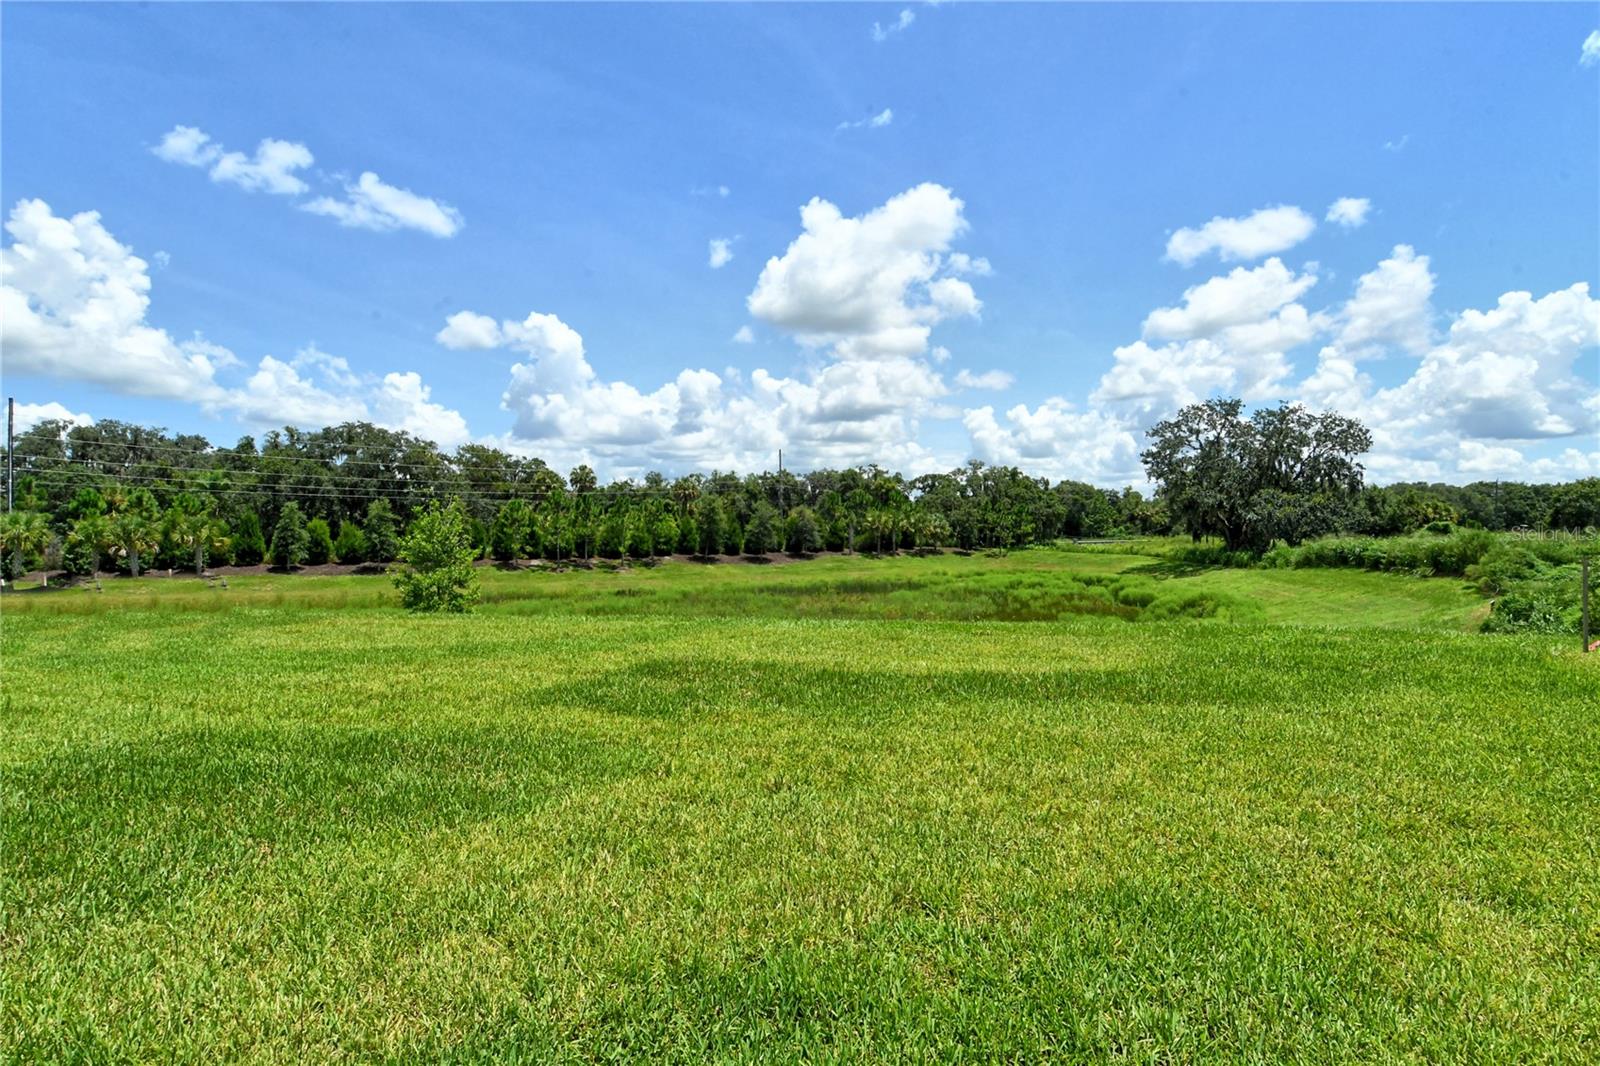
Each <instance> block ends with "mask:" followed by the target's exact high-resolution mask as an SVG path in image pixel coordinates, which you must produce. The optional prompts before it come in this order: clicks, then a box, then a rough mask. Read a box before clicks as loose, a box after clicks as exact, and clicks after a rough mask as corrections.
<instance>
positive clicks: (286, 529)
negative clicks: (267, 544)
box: [271, 500, 311, 570]
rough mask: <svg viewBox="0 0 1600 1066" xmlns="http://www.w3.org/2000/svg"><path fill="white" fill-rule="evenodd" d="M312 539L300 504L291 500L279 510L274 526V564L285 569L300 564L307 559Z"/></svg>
mask: <svg viewBox="0 0 1600 1066" xmlns="http://www.w3.org/2000/svg"><path fill="white" fill-rule="evenodd" d="M310 539H311V538H310V537H309V535H308V534H307V533H306V519H305V515H303V514H301V513H300V505H299V504H297V503H295V502H294V501H293V500H290V501H289V502H288V503H286V504H284V505H283V510H282V511H280V512H278V524H277V525H275V526H273V527H272V553H271V554H272V564H273V565H274V566H279V567H282V568H283V569H285V570H288V569H290V568H291V567H296V566H299V565H300V564H301V563H302V562H303V561H305V557H306V549H307V548H308V547H309V546H310Z"/></svg>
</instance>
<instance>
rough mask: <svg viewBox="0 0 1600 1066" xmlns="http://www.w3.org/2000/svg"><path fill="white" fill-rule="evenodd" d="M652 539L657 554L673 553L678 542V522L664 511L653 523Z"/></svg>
mask: <svg viewBox="0 0 1600 1066" xmlns="http://www.w3.org/2000/svg"><path fill="white" fill-rule="evenodd" d="M650 540H651V543H652V545H653V547H654V551H655V553H656V554H657V555H671V554H672V550H673V548H675V547H677V544H678V522H677V520H676V519H674V518H673V517H672V515H670V514H668V513H667V512H666V511H662V512H661V513H660V514H658V515H656V518H655V521H654V522H653V523H652V524H651V529H650Z"/></svg>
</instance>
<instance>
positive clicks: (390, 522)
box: [361, 500, 400, 563]
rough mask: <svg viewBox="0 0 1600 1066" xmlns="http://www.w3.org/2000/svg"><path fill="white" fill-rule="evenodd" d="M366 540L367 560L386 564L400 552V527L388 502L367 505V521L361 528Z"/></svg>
mask: <svg viewBox="0 0 1600 1066" xmlns="http://www.w3.org/2000/svg"><path fill="white" fill-rule="evenodd" d="M361 530H362V533H363V534H365V536H366V538H367V558H369V559H371V560H372V561H373V562H377V563H387V562H390V561H392V560H393V559H394V558H395V555H396V554H397V553H398V552H399V551H400V527H399V523H398V522H396V521H395V517H394V511H393V510H392V509H391V508H390V507H389V501H388V500H373V501H372V502H371V503H369V504H368V505H367V519H366V522H365V524H364V525H363V526H362V527H361Z"/></svg>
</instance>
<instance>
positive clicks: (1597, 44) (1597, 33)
mask: <svg viewBox="0 0 1600 1066" xmlns="http://www.w3.org/2000/svg"><path fill="white" fill-rule="evenodd" d="M1578 62H1579V63H1581V64H1583V65H1584V66H1586V67H1592V66H1594V65H1595V64H1596V63H1600V30H1590V31H1589V36H1587V37H1585V38H1584V39H1583V49H1582V50H1581V51H1580V52H1579V53H1578Z"/></svg>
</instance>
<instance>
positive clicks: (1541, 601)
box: [1483, 588, 1575, 633]
mask: <svg viewBox="0 0 1600 1066" xmlns="http://www.w3.org/2000/svg"><path fill="white" fill-rule="evenodd" d="M1574 628H1575V627H1574V625H1573V624H1572V622H1571V621H1569V620H1568V619H1567V618H1566V617H1565V612H1564V611H1563V609H1562V603H1561V600H1560V598H1559V597H1558V595H1557V594H1556V591H1555V590H1554V589H1552V588H1536V589H1529V590H1527V591H1519V592H1512V593H1509V594H1507V595H1505V596H1502V597H1500V599H1498V600H1496V601H1495V605H1494V610H1492V611H1490V612H1489V617H1488V618H1487V619H1486V620H1485V621H1484V623H1483V631H1484V632H1485V633H1565V632H1571V631H1572V630H1573V629H1574Z"/></svg>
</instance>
